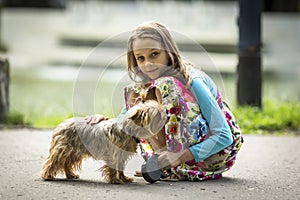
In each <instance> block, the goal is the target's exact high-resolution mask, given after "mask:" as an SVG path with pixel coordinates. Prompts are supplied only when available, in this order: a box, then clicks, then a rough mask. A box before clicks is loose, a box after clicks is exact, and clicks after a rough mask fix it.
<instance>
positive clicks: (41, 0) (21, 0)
mask: <svg viewBox="0 0 300 200" xmlns="http://www.w3.org/2000/svg"><path fill="white" fill-rule="evenodd" d="M68 1H89V0H2V2H3V5H4V6H6V7H37V8H60V9H65V8H66V6H67V2H68ZM94 1H140V0H94ZM150 1H170V0H150ZM173 1H215V2H217V1H220V2H225V1H238V0H173ZM0 2H1V0H0ZM262 2H263V8H264V11H266V12H299V11H300V0H288V1H286V0H262Z"/></svg>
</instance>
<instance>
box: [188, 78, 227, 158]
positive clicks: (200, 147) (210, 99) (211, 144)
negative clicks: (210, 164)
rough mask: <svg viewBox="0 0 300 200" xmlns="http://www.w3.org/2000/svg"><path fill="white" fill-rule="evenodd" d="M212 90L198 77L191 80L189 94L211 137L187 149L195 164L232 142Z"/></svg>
mask: <svg viewBox="0 0 300 200" xmlns="http://www.w3.org/2000/svg"><path fill="white" fill-rule="evenodd" d="M210 89H211V90H210ZM213 89H214V88H209V87H208V84H205V83H204V79H203V78H200V77H199V78H194V79H193V80H192V86H191V92H192V93H193V95H194V97H195V98H196V100H197V103H198V105H199V107H200V109H201V113H202V115H203V117H204V118H205V119H206V121H207V123H208V125H209V130H210V132H211V135H210V136H209V137H208V138H207V139H206V140H204V141H203V142H201V143H198V144H196V145H193V146H191V147H190V148H189V150H190V152H191V153H192V155H193V157H194V159H195V161H196V162H199V161H202V160H204V159H206V158H208V157H209V156H211V155H213V154H215V153H217V152H219V151H221V150H222V149H224V148H226V147H228V146H229V145H231V144H232V142H233V139H232V135H231V130H230V127H229V126H228V124H227V122H226V119H225V116H224V114H223V111H222V110H221V109H220V107H219V105H218V104H217V101H216V99H215V97H214V96H213V94H212V92H213Z"/></svg>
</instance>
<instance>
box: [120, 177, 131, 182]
mask: <svg viewBox="0 0 300 200" xmlns="http://www.w3.org/2000/svg"><path fill="white" fill-rule="evenodd" d="M122 181H123V182H124V183H132V182H133V178H129V177H127V176H124V177H122Z"/></svg>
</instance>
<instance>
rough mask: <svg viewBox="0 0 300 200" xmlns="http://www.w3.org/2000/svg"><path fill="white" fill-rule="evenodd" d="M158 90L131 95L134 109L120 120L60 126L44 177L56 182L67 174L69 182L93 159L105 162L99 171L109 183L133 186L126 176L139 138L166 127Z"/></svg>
mask: <svg viewBox="0 0 300 200" xmlns="http://www.w3.org/2000/svg"><path fill="white" fill-rule="evenodd" d="M157 94H158V92H157V89H156V88H152V89H151V90H149V91H147V92H144V93H143V94H133V95H131V99H132V102H133V103H132V107H131V108H130V109H129V110H128V111H127V113H126V114H125V116H123V117H122V118H121V119H109V120H104V121H101V122H99V123H98V124H94V125H91V124H88V123H87V122H86V120H85V119H84V118H79V117H78V118H71V119H67V120H66V121H63V122H62V123H60V124H59V125H58V126H57V127H56V128H55V129H54V132H53V135H52V141H51V145H50V149H49V156H48V158H47V160H46V162H45V164H44V165H43V168H42V172H41V177H42V179H44V180H54V179H55V177H56V175H57V174H59V173H61V174H65V176H66V178H67V179H77V178H79V175H77V174H75V171H78V170H80V169H81V164H82V161H83V160H84V159H85V158H88V157H92V158H93V159H95V160H103V161H104V163H105V164H104V165H103V166H102V167H101V168H100V171H101V172H102V175H103V176H104V180H105V181H106V182H108V183H112V184H117V183H120V184H121V183H130V182H132V181H133V179H132V178H129V177H127V176H125V174H124V169H125V166H126V163H127V161H128V160H129V159H130V158H131V157H132V156H133V155H134V154H135V153H136V150H137V140H136V138H147V137H152V136H153V135H155V134H157V133H158V132H159V131H160V130H161V129H162V128H163V127H164V125H165V122H166V119H167V117H166V114H165V112H164V109H163V107H162V105H161V99H160V95H157Z"/></svg>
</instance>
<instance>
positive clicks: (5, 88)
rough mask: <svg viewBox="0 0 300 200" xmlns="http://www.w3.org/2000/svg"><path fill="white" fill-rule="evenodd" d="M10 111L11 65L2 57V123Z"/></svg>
mask: <svg viewBox="0 0 300 200" xmlns="http://www.w3.org/2000/svg"><path fill="white" fill-rule="evenodd" d="M8 111H9V63H8V60H7V59H6V58H3V57H0V122H3V121H5V120H6V117H7V114H8Z"/></svg>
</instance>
